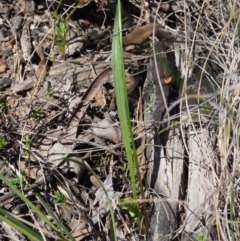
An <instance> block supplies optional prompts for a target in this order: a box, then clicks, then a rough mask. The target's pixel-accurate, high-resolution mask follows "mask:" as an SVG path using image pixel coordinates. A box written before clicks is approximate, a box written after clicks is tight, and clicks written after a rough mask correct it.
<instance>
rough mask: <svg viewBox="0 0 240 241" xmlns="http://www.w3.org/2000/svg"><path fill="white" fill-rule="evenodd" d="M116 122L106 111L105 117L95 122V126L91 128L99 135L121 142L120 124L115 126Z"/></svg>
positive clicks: (114, 141)
mask: <svg viewBox="0 0 240 241" xmlns="http://www.w3.org/2000/svg"><path fill="white" fill-rule="evenodd" d="M114 124H115V123H114V121H113V120H112V118H111V117H110V116H109V115H108V114H107V113H106V114H105V118H104V119H103V120H101V121H98V122H96V123H94V126H93V127H91V128H90V130H92V132H93V133H94V134H95V135H96V136H98V137H101V138H103V139H107V140H111V141H112V142H113V143H115V144H119V143H120V142H121V130H120V128H119V126H114Z"/></svg>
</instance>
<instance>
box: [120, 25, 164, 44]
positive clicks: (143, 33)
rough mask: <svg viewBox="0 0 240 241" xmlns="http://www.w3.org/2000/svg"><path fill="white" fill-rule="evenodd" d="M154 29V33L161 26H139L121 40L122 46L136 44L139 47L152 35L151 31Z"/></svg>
mask: <svg viewBox="0 0 240 241" xmlns="http://www.w3.org/2000/svg"><path fill="white" fill-rule="evenodd" d="M154 27H155V31H156V30H157V29H158V28H160V27H162V25H161V24H158V23H156V24H153V23H148V24H146V25H144V26H141V27H139V28H137V29H135V30H133V31H132V32H131V33H129V34H127V35H126V36H125V37H124V38H123V44H124V45H129V44H137V45H140V44H141V43H142V42H143V41H144V40H145V39H146V38H147V37H149V36H150V35H151V34H152V33H153V29H154Z"/></svg>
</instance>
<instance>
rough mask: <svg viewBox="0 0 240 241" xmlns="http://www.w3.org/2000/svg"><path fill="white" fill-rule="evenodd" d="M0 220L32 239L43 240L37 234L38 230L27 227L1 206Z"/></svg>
mask: <svg viewBox="0 0 240 241" xmlns="http://www.w3.org/2000/svg"><path fill="white" fill-rule="evenodd" d="M0 220H1V221H3V222H5V223H7V224H9V225H10V226H11V227H12V228H14V229H16V230H17V231H19V232H20V233H22V234H24V235H26V236H27V237H28V238H30V239H31V240H33V241H42V240H43V238H42V237H41V236H40V235H39V233H38V232H36V231H35V230H33V229H31V228H29V227H28V226H27V225H25V224H24V223H22V222H21V221H19V220H18V219H17V218H15V217H14V216H13V215H11V214H10V213H9V212H7V211H6V210H4V209H3V208H1V207H0Z"/></svg>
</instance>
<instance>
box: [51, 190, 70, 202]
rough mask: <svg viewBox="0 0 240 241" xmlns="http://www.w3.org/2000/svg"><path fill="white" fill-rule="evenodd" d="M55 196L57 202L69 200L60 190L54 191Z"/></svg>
mask: <svg viewBox="0 0 240 241" xmlns="http://www.w3.org/2000/svg"><path fill="white" fill-rule="evenodd" d="M53 198H54V201H55V202H56V203H66V201H67V197H66V196H65V195H64V194H63V193H61V192H59V191H56V192H54V194H53Z"/></svg>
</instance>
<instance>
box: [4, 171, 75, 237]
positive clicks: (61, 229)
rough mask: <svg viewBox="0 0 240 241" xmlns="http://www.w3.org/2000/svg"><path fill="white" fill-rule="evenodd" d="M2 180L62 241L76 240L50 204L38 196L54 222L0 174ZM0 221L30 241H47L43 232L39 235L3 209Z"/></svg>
mask: <svg viewBox="0 0 240 241" xmlns="http://www.w3.org/2000/svg"><path fill="white" fill-rule="evenodd" d="M0 180H2V181H3V182H4V183H5V184H6V185H7V186H8V187H9V188H10V189H11V190H12V191H13V192H14V193H15V194H16V195H17V196H18V197H19V198H20V199H22V201H23V202H24V203H25V204H26V205H28V207H29V208H30V209H31V211H32V212H33V213H34V214H36V215H37V216H38V217H39V218H40V219H42V220H43V221H44V222H45V224H46V225H47V226H48V227H49V228H50V229H51V230H52V231H53V232H54V233H56V235H57V236H58V237H59V239H61V240H72V241H74V238H73V237H72V235H71V234H70V232H69V231H68V230H67V228H66V227H65V226H64V225H63V224H62V222H61V221H60V220H59V219H58V218H57V216H56V215H55V214H54V213H53V211H52V210H51V208H50V207H49V206H48V204H47V203H46V202H45V201H44V200H43V199H42V198H41V197H40V196H39V195H38V194H36V196H37V198H38V200H39V201H40V202H41V204H42V205H43V207H44V208H45V211H46V212H47V213H48V214H49V215H50V216H51V217H52V218H53V220H54V221H50V220H49V219H48V218H47V215H46V214H45V213H43V212H42V211H40V210H39V209H38V208H37V207H36V206H35V205H34V204H33V203H32V202H31V201H30V200H29V199H28V198H26V197H25V196H24V195H23V194H22V193H21V192H20V191H19V190H18V189H17V188H16V186H14V185H13V184H12V183H11V181H9V180H8V179H7V178H6V177H4V176H3V175H2V174H1V173H0ZM0 220H1V221H3V222H6V223H8V224H9V225H10V226H11V227H13V228H14V229H16V230H18V231H19V232H21V233H22V234H24V235H26V236H27V237H29V239H30V240H34V241H35V240H36V241H42V240H46V237H45V235H44V234H43V232H41V231H40V230H39V231H40V233H41V234H39V233H38V232H37V231H36V230H35V229H34V228H31V227H28V226H27V225H25V224H23V223H22V222H21V221H19V220H18V219H17V217H14V216H13V215H12V214H10V213H9V212H7V211H5V210H4V209H3V208H1V207H0Z"/></svg>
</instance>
